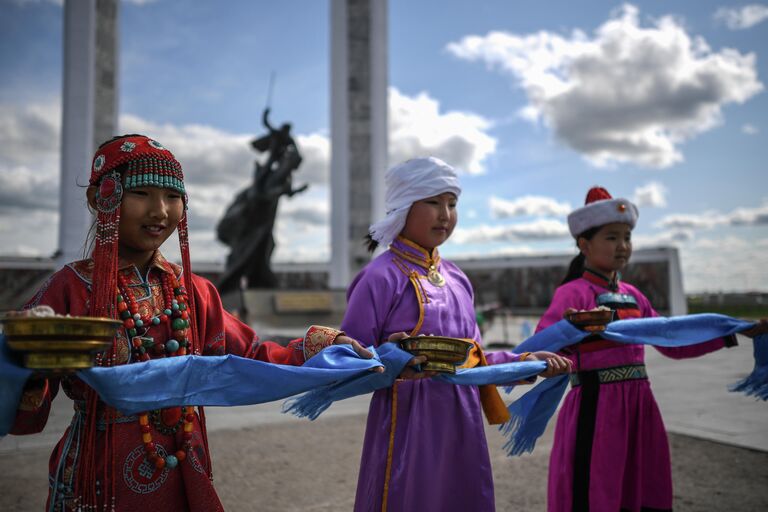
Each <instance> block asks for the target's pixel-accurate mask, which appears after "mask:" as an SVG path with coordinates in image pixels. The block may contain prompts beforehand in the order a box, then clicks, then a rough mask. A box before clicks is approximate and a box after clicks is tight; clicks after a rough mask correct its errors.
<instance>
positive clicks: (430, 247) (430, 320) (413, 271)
mask: <svg viewBox="0 0 768 512" xmlns="http://www.w3.org/2000/svg"><path fill="white" fill-rule="evenodd" d="M386 186H387V191H386V206H387V212H388V213H387V216H386V217H385V219H383V220H382V221H380V222H378V223H376V224H374V225H372V226H371V235H370V237H371V243H370V246H369V247H370V248H372V249H373V248H375V247H376V245H378V244H381V245H383V246H389V250H387V251H386V252H384V253H382V254H381V255H380V256H378V257H377V258H375V259H374V260H373V261H372V262H371V263H370V264H369V265H367V266H366V267H365V268H364V269H363V270H362V271H361V272H360V274H359V275H358V276H357V277H356V278H355V280H354V281H353V282H352V284H351V286H350V288H349V290H348V292H347V300H348V307H347V311H346V315H345V317H344V321H343V322H342V326H341V327H342V329H343V330H344V331H345V332H346V333H347V334H348V335H349V336H351V337H354V338H355V339H357V340H360V342H361V343H368V344H371V345H379V344H380V343H383V342H386V341H388V340H394V339H399V338H401V337H404V336H406V334H405V333H408V334H409V335H411V336H414V335H417V334H435V335H441V336H450V337H455V338H468V339H473V340H475V341H477V342H480V341H481V339H480V331H479V329H478V326H477V322H476V319H475V311H474V300H473V299H474V296H473V290H472V285H471V284H470V282H469V280H468V279H467V277H466V276H465V275H464V273H463V272H462V271H461V270H459V268H458V267H457V266H456V265H454V264H453V263H451V262H449V261H446V260H443V259H441V258H440V255H439V254H438V252H437V247H438V246H439V245H440V244H442V243H443V242H445V241H446V240H447V239H448V237H450V236H451V233H452V232H453V228H454V227H455V225H456V220H457V217H456V202H457V200H458V197H459V194H460V193H461V189H460V187H459V183H458V179H457V177H456V173H455V172H454V170H453V168H451V167H450V166H449V165H447V164H446V163H444V162H442V161H440V160H438V159H436V158H418V159H413V160H409V161H407V162H405V163H403V164H400V165H398V166H395V167H394V168H392V169H390V170H389V172H388V173H387V175H386ZM390 244H391V245H390ZM526 357H527V359H528V360H533V359H546V360H547V361H548V362H549V368H548V370H547V371H546V372H544V373H543V374H542V375H543V376H549V375H554V374H557V373H563V372H566V371H568V369H569V365H568V362H567V360H566V359H564V358H561V357H559V356H557V355H555V354H552V353H549V352H537V353H535V354H527V355H523V356H520V355H515V354H512V353H511V352H496V353H493V354H487V358H486V359H487V363H488V364H498V363H507V362H513V361H518V360H522V359H524V358H526ZM425 376H429V375H424V374H423V373H414V370H412V369H407V370H406V372H405V373H404V375H401V377H404V378H407V379H408V380H399V381H397V382H396V383H395V385H394V386H393V387H391V388H389V389H385V390H379V391H376V392H375V393H374V395H373V399H372V400H371V405H370V410H369V413H368V424H367V428H366V432H365V443H364V446H363V453H362V460H361V464H360V475H359V478H358V484H357V496H356V499H355V511H358V512H359V511H413V510H422V511H429V510H439V511H457V512H458V511H462V512H463V511H469V510H471V511H475V512H483V511H492V510H495V505H494V497H493V477H492V474H491V462H490V457H489V455H488V447H487V444H486V440H485V431H484V427H483V419H482V413H483V407H484V406H485V405H486V404H485V402H484V403H483V404H482V405H481V398H480V395H481V392H480V391H479V390H478V388H477V387H470V386H456V385H452V384H447V383H443V382H437V381H432V380H430V379H423V378H421V379H419V378H418V377H425ZM413 377H417V378H416V379H414V378H413ZM485 391H486V390H484V391H483V394H484V393H485ZM492 392H493V393H496V398H498V393H497V392H496V390H495V388H494V389H492ZM499 403H501V402H500V399H499ZM502 405H503V403H502ZM501 409H502V410H503V411H504V412H506V409H504V408H503V407H502V408H501Z"/></svg>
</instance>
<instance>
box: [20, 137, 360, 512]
mask: <svg viewBox="0 0 768 512" xmlns="http://www.w3.org/2000/svg"><path fill="white" fill-rule="evenodd" d="M87 197H88V203H89V205H90V206H91V208H93V209H94V210H95V211H96V214H97V220H96V224H95V245H94V249H93V252H92V255H91V257H90V258H88V259H85V260H82V261H76V262H73V263H70V264H68V265H66V266H65V267H64V268H62V269H61V270H59V271H58V272H56V273H55V274H54V275H53V276H52V277H51V278H50V279H49V280H48V282H47V283H45V285H43V287H42V288H41V289H40V290H39V291H38V292H37V294H36V295H35V297H34V298H33V299H32V300H30V301H29V302H28V303H27V305H26V308H31V307H35V306H39V305H47V306H50V307H51V308H53V310H54V311H55V312H56V313H59V314H69V315H73V316H94V317H112V318H119V319H120V320H122V322H123V327H122V328H121V329H119V331H118V333H117V336H116V337H115V339H114V343H113V345H112V349H111V350H108V351H106V352H104V353H102V354H100V356H99V357H98V359H97V364H98V365H101V366H112V365H121V364H131V363H135V362H139V361H147V360H149V359H155V358H161V357H183V356H185V355H190V354H195V355H223V354H235V355H238V356H243V357H248V358H252V359H258V360H261V361H266V362H271V363H280V364H291V365H301V364H302V363H303V362H304V361H305V360H306V359H308V358H309V357H311V356H312V355H314V354H316V353H317V352H318V351H320V350H321V349H322V348H323V347H325V346H327V345H330V344H333V343H346V344H351V345H352V346H353V348H354V349H355V350H356V352H358V354H359V355H361V356H363V357H371V354H370V353H369V352H368V351H367V350H365V349H363V348H362V347H361V346H360V345H359V344H358V343H357V342H356V341H354V340H352V339H350V338H348V337H346V336H343V335H342V334H341V333H340V332H339V331H336V330H333V329H329V328H324V327H317V326H313V327H310V329H309V330H308V331H307V335H306V336H305V337H304V339H297V340H294V341H292V342H291V343H289V344H288V346H287V347H282V346H280V345H278V344H276V343H272V342H260V341H259V340H258V338H257V337H256V335H255V334H254V332H253V331H252V330H251V329H250V328H249V327H248V326H246V325H245V324H243V323H241V322H240V321H238V320H237V319H235V318H234V317H233V316H231V315H230V314H229V313H228V312H227V311H225V310H224V308H223V307H222V304H221V299H220V297H219V294H218V292H217V291H216V289H215V288H214V286H213V285H212V284H211V283H210V282H209V281H207V280H205V279H203V278H201V277H199V276H196V275H194V274H192V273H191V272H190V270H189V269H190V265H189V245H188V236H187V215H186V209H187V196H186V193H185V189H184V176H183V173H182V168H181V165H180V164H179V162H178V161H177V160H176V158H175V157H174V156H173V154H172V153H171V152H170V151H169V150H168V149H166V148H165V147H164V146H162V145H161V144H160V143H158V142H157V141H154V140H152V139H150V138H148V137H145V136H143V135H125V136H120V137H116V138H114V139H112V140H110V141H108V142H106V143H104V144H102V146H101V147H100V148H99V149H98V151H97V152H96V154H95V156H94V158H93V167H92V169H91V178H90V186H89V187H88V189H87ZM174 231H178V234H179V244H180V248H181V254H182V265H181V266H179V265H175V264H173V263H170V262H169V261H167V260H166V259H165V258H164V257H163V255H162V254H161V253H160V251H159V250H158V248H159V247H160V246H161V245H162V243H163V242H164V241H165V240H166V239H167V238H168V237H169V236H170V235H171V234H172V233H173V232H174ZM212 378H213V379H215V376H212ZM59 386H61V388H62V389H63V390H64V392H65V393H66V394H67V395H68V396H69V397H70V398H72V400H73V401H74V409H75V414H74V417H73V418H72V423H71V424H70V426H69V428H68V429H67V430H66V432H65V433H64V436H63V437H62V438H61V440H60V441H59V443H58V444H57V445H56V448H55V449H54V452H53V454H52V455H51V459H50V474H49V484H50V487H49V495H48V510H57V511H58V510H62V511H63V510H80V509H81V508H82V509H84V510H124V511H135V510H142V509H143V510H168V511H170V510H173V511H181V510H198V511H206V512H207V511H214V510H221V509H222V506H221V503H220V501H219V498H218V496H217V495H216V491H215V490H214V488H213V483H212V479H211V461H210V455H209V453H208V443H207V438H206V432H205V414H204V412H203V409H202V408H201V407H198V408H195V407H192V406H189V407H176V408H171V409H163V410H155V411H148V412H146V413H143V414H139V415H137V416H125V415H122V414H121V413H120V412H119V411H117V410H115V409H113V408H111V407H109V406H107V405H106V404H104V403H103V402H102V401H100V400H99V397H98V396H97V395H96V393H95V392H94V390H93V389H91V388H90V387H88V386H87V385H85V384H84V383H83V382H82V381H81V380H79V379H78V378H77V377H75V376H65V377H63V378H56V379H54V378H49V379H38V380H30V382H29V383H28V384H27V387H26V388H25V393H24V396H23V399H22V401H21V403H20V405H19V410H18V414H17V417H16V422H15V424H14V427H13V429H12V431H11V433H12V434H32V433H36V432H40V431H41V430H42V429H43V427H44V426H45V423H46V421H47V419H48V414H49V411H50V407H51V401H52V400H53V398H54V397H55V396H56V394H57V392H58V390H59Z"/></svg>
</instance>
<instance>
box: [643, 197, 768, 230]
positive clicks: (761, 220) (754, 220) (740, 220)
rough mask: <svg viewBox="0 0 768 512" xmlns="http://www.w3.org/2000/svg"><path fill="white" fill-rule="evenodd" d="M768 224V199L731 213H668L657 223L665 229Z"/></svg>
mask: <svg viewBox="0 0 768 512" xmlns="http://www.w3.org/2000/svg"><path fill="white" fill-rule="evenodd" d="M766 224H768V200H766V201H764V202H763V204H762V205H761V206H758V207H755V208H737V209H735V210H733V211H732V212H730V213H720V212H717V211H706V212H702V213H677V214H672V215H667V216H666V217H664V218H662V219H661V220H660V221H659V222H657V223H656V226H657V227H660V228H664V229H711V228H714V227H717V226H758V225H766Z"/></svg>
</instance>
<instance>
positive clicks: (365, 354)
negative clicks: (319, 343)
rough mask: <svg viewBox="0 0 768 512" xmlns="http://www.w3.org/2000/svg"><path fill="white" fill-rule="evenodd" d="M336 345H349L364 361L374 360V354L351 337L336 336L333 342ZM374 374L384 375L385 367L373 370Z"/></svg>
mask: <svg viewBox="0 0 768 512" xmlns="http://www.w3.org/2000/svg"><path fill="white" fill-rule="evenodd" d="M333 344H334V345H349V346H351V347H352V350H354V351H355V354H357V355H358V356H359V357H361V358H362V359H373V352H371V351H370V350H368V349H366V348H365V347H364V346H362V345H361V344H360V342H359V341H357V340H354V339H352V338H350V337H349V336H345V335H343V334H340V335H339V336H336V339H335V340H333ZM371 371H372V372H376V373H383V372H384V367H383V366H377V367H375V368H371Z"/></svg>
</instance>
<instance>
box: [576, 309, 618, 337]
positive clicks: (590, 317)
mask: <svg viewBox="0 0 768 512" xmlns="http://www.w3.org/2000/svg"><path fill="white" fill-rule="evenodd" d="M613 315H614V311H613V310H611V309H593V310H591V311H576V312H575V313H569V314H568V316H567V317H566V319H567V320H568V321H569V322H571V323H572V324H573V325H575V326H576V327H578V328H580V329H581V330H583V331H587V332H602V331H604V330H605V326H606V325H608V324H609V323H611V322H612V321H613V318H614V317H613Z"/></svg>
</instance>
